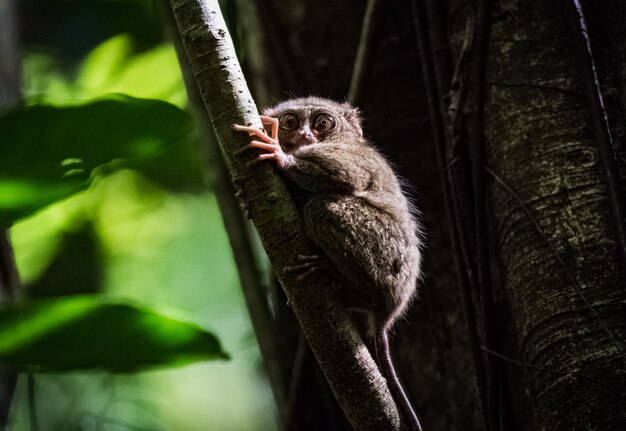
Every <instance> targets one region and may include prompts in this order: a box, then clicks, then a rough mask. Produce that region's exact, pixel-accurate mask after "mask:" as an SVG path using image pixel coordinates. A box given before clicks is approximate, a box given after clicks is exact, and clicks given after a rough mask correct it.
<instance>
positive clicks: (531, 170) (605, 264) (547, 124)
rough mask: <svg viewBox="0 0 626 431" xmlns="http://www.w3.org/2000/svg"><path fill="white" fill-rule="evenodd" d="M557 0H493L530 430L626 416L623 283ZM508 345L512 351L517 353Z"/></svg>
mask: <svg viewBox="0 0 626 431" xmlns="http://www.w3.org/2000/svg"><path fill="white" fill-rule="evenodd" d="M563 15H564V14H563V10H562V9H561V8H559V7H557V6H556V5H555V4H554V3H553V2H544V3H541V2H539V3H538V2H531V1H517V2H513V3H507V4H504V3H503V2H501V3H498V5H497V9H496V10H495V11H494V15H493V16H494V17H497V18H495V19H494V24H493V34H492V38H491V41H490V45H489V50H490V54H489V57H488V59H489V60H488V67H487V76H486V80H487V83H488V87H487V88H488V90H487V97H486V106H485V113H486V118H485V137H486V146H487V149H488V154H489V158H488V160H487V164H488V166H489V167H490V169H491V170H492V171H493V173H494V175H493V179H494V181H492V182H491V183H490V186H489V202H490V205H491V208H492V210H493V228H492V231H493V233H494V237H495V238H494V239H495V247H496V249H495V250H496V254H497V256H498V257H499V261H500V268H501V274H502V281H503V289H504V291H503V292H504V294H505V297H506V298H507V300H508V302H509V304H510V306H511V309H512V315H511V317H512V320H513V321H514V324H515V328H516V330H517V334H516V337H515V338H516V341H517V343H516V345H515V346H514V347H516V348H517V349H519V352H518V354H519V357H518V364H517V365H514V364H513V363H511V362H509V369H510V372H511V373H521V374H522V375H523V379H524V384H525V388H526V392H527V394H528V397H529V400H530V402H529V404H530V406H531V409H530V410H531V414H532V420H531V424H532V425H531V426H532V427H533V428H535V429H550V430H572V429H581V430H582V429H598V430H616V429H622V428H623V427H624V425H625V424H626V411H625V410H624V408H623V406H624V405H626V391H625V390H624V388H625V387H626V367H625V356H624V341H625V319H624V316H626V291H625V290H624V281H625V280H624V268H623V266H622V265H621V262H622V260H621V259H622V257H621V254H620V251H619V245H618V244H619V241H618V239H617V236H616V230H615V228H614V226H615V225H614V220H613V219H612V217H611V211H610V208H609V201H608V198H607V189H606V182H605V177H604V174H603V170H602V168H601V165H600V162H599V159H598V148H597V145H596V142H595V137H594V135H593V130H592V125H591V114H590V106H589V104H588V102H587V100H586V99H585V97H584V90H583V86H584V85H585V84H584V83H583V82H582V79H581V77H580V75H579V73H578V70H579V68H578V65H577V62H576V57H575V55H574V51H573V45H572V43H571V41H570V38H569V37H568V32H567V28H566V24H565V20H564V17H563ZM511 355H512V356H517V355H515V353H511Z"/></svg>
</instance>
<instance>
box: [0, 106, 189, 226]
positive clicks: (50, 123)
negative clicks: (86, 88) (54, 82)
mask: <svg viewBox="0 0 626 431" xmlns="http://www.w3.org/2000/svg"><path fill="white" fill-rule="evenodd" d="M192 130H193V129H192V124H191V120H190V118H189V115H188V114H187V113H185V112H184V111H182V110H180V109H179V108H177V107H176V106H174V105H171V104H169V103H166V102H162V101H158V100H147V99H135V98H132V97H128V96H122V95H118V96H112V97H108V98H103V99H98V100H95V101H91V102H88V103H85V104H81V105H75V106H65V107H58V106H47V105H39V106H31V107H27V108H22V109H18V110H15V111H12V112H10V113H8V114H6V115H4V116H3V117H0V142H1V144H0V223H5V224H10V223H12V222H13V221H14V220H15V219H17V218H19V217H22V216H24V215H27V214H29V213H31V212H33V211H35V210H38V209H40V208H42V207H44V206H46V205H49V204H51V203H52V202H55V201H57V200H60V199H62V198H65V197H68V196H70V195H71V194H73V193H75V192H77V191H79V190H82V189H85V188H86V187H87V186H88V185H89V183H90V180H91V179H92V178H93V176H94V174H95V173H96V172H98V173H106V172H107V170H109V171H110V170H115V169H119V168H125V167H126V168H128V167H131V168H139V167H142V166H143V167H145V168H146V169H147V171H148V175H149V176H150V174H151V173H152V175H156V176H158V175H159V174H160V172H164V173H165V174H164V175H165V176H166V177H167V178H166V180H170V181H176V180H177V178H178V177H182V178H183V179H184V181H194V180H195V181H196V183H200V182H201V180H200V179H199V178H200V174H199V165H198V162H196V164H195V165H194V164H193V161H190V159H191V158H192V157H193V156H194V155H192V153H193V151H192V150H191V148H192V147H193V145H192V143H193V139H192V136H193V134H192ZM180 154H183V156H180ZM172 155H173V156H172ZM159 157H161V159H160V161H159ZM195 159H198V157H195ZM147 161H152V162H155V161H157V162H158V163H160V164H161V165H163V166H165V167H166V168H164V169H157V170H156V173H155V169H154V167H152V168H151V169H148V167H149V163H146V162H147ZM168 161H173V162H174V163H168ZM189 164H191V165H189ZM97 168H99V169H98V170H97V171H96V169H97ZM177 174H178V175H177ZM157 179H159V178H157Z"/></svg>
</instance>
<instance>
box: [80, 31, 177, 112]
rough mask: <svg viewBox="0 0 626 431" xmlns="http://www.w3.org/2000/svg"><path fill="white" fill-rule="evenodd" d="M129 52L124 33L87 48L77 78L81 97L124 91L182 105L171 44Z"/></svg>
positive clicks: (126, 37)
mask: <svg viewBox="0 0 626 431" xmlns="http://www.w3.org/2000/svg"><path fill="white" fill-rule="evenodd" d="M133 51H134V49H133V41H132V39H131V37H130V36H129V35H127V34H121V35H118V36H115V37H112V38H111V39H109V40H107V41H105V42H103V43H102V44H100V45H99V46H98V47H97V48H95V49H94V50H93V51H91V53H90V54H89V56H88V57H87V58H86V59H85V61H84V62H83V65H82V68H81V70H80V73H79V75H78V79H77V84H78V85H77V87H78V88H79V89H80V90H81V91H80V92H81V93H82V95H83V97H86V98H89V97H94V96H98V95H101V94H105V93H124V94H130V95H132V96H135V97H142V98H150V99H161V100H166V101H168V102H170V103H173V104H175V105H177V106H181V107H182V106H185V105H186V103H187V93H186V91H185V86H184V84H183V79H182V76H181V72H180V65H179V63H178V58H177V56H176V51H175V50H174V47H173V46H172V45H171V44H163V45H159V46H157V47H155V48H152V49H150V50H149V51H146V52H143V53H139V54H137V53H134V52H133Z"/></svg>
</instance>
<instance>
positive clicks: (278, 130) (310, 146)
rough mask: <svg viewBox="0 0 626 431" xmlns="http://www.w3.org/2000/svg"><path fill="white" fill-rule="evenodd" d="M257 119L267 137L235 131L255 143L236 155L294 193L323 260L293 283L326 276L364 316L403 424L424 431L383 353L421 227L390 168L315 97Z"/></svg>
mask: <svg viewBox="0 0 626 431" xmlns="http://www.w3.org/2000/svg"><path fill="white" fill-rule="evenodd" d="M264 114H265V115H264V116H261V121H262V123H263V125H265V126H269V128H270V129H271V130H270V134H271V135H270V136H268V135H267V134H266V133H265V131H264V130H259V129H255V128H252V127H245V126H238V125H233V128H234V130H236V131H241V132H248V133H249V134H250V136H252V137H254V138H257V139H258V140H257V139H255V140H252V141H251V142H250V143H249V144H248V145H247V146H245V147H244V148H242V149H241V150H240V151H239V154H242V153H244V152H246V151H247V150H249V149H252V148H258V149H260V150H262V152H261V154H260V155H259V156H258V157H257V158H256V159H254V160H253V161H252V162H251V164H256V163H259V162H261V161H264V160H272V161H273V162H274V164H275V165H276V168H277V169H278V170H279V171H280V172H282V173H283V174H284V175H285V176H286V177H287V179H288V180H290V181H291V182H293V183H295V185H296V186H297V187H296V188H297V189H298V190H299V191H298V192H297V195H298V196H296V202H298V204H299V208H300V211H301V213H302V216H303V218H304V224H305V229H306V233H307V235H308V237H309V238H310V239H311V240H312V241H313V242H314V243H315V245H316V246H317V247H319V248H320V249H321V251H322V253H321V254H319V255H315V256H299V257H298V260H299V262H300V265H297V266H294V267H289V268H285V270H286V271H292V272H293V271H299V272H301V273H302V275H301V276H300V277H305V276H306V275H307V274H309V273H311V272H313V271H317V270H324V271H326V272H327V273H328V274H329V275H330V276H331V277H333V278H334V279H335V280H337V281H338V282H339V284H340V286H341V288H340V294H341V295H342V297H343V299H344V301H345V303H346V305H347V306H348V307H349V308H353V309H359V310H361V311H365V312H366V313H367V316H368V336H369V337H370V341H373V346H374V349H375V352H374V353H375V355H376V356H377V359H378V364H379V366H380V367H381V369H382V372H383V375H384V376H385V377H386V379H387V381H388V384H389V388H390V390H391V393H392V394H393V396H394V399H395V400H396V403H398V404H399V405H400V407H401V408H402V411H403V413H404V415H405V418H406V420H407V422H408V423H409V424H410V426H411V428H412V429H414V430H421V426H420V423H419V420H418V419H417V416H416V415H415V413H414V411H413V408H412V407H411V404H410V402H409V400H408V398H407V397H406V394H405V393H404V390H403V389H402V386H401V385H400V381H399V380H398V377H397V375H396V372H395V369H394V366H393V363H392V361H391V356H390V353H389V338H388V336H389V331H390V330H391V328H392V326H393V325H394V323H395V322H396V321H397V320H398V318H400V317H401V316H402V315H403V314H404V313H405V312H406V310H407V308H408V306H409V304H410V302H411V300H412V298H413V296H414V295H415V292H416V283H417V279H418V276H419V274H420V264H421V253H420V237H419V226H418V224H417V221H416V219H415V217H414V216H413V214H412V207H411V204H410V203H409V201H408V200H407V198H406V197H405V196H404V194H403V192H402V188H401V185H400V181H399V180H398V177H397V176H396V175H395V173H394V171H393V170H392V168H391V166H390V165H389V163H388V162H387V161H386V160H385V159H384V158H383V157H382V155H381V154H380V153H379V152H378V151H377V150H375V149H374V148H373V147H372V146H370V145H369V144H368V142H367V140H366V139H365V138H364V137H363V131H362V129H361V121H360V118H359V113H358V110H357V109H355V108H353V107H352V106H350V105H348V104H340V103H336V102H333V101H331V100H326V99H321V98H317V97H308V98H303V99H293V100H288V101H285V102H283V103H281V104H279V105H278V106H276V107H274V108H270V109H267V110H266V111H265V112H264Z"/></svg>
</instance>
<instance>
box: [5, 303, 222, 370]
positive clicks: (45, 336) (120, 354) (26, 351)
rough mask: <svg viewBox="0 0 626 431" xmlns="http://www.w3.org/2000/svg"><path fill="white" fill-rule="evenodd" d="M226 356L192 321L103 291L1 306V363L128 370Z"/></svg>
mask: <svg viewBox="0 0 626 431" xmlns="http://www.w3.org/2000/svg"><path fill="white" fill-rule="evenodd" d="M228 358H229V357H228V354H226V353H225V352H224V351H223V350H222V348H221V346H220V342H219V340H218V339H217V338H216V337H215V336H214V335H213V334H211V333H210V332H207V331H205V330H203V329H202V328H200V327H199V326H198V325H196V324H194V323H189V322H185V321H183V320H178V319H176V318H172V317H168V316H166V315H165V314H161V313H159V312H156V311H154V310H150V309H148V308H146V307H144V306H137V305H131V304H128V303H122V302H113V301H106V300H103V299H102V297H101V296H99V295H77V296H71V297H64V298H60V299H48V300H36V301H30V302H23V303H20V304H14V305H11V306H10V307H5V308H2V309H0V363H4V364H8V365H11V366H14V367H17V368H18V369H21V370H36V371H67V370H78V369H105V370H109V371H115V372H130V371H138V370H140V369H144V368H148V367H154V366H179V365H184V364H189V363H191V362H195V361H203V360H208V359H228Z"/></svg>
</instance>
